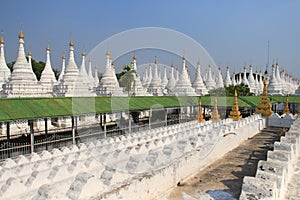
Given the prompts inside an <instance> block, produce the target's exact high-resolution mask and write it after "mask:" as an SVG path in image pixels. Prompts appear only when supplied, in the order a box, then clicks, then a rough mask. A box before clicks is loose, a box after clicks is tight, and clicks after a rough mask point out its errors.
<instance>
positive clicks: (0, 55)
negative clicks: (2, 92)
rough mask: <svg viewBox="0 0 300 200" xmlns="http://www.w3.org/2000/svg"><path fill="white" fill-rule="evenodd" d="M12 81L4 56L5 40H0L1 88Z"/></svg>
mask: <svg viewBox="0 0 300 200" xmlns="http://www.w3.org/2000/svg"><path fill="white" fill-rule="evenodd" d="M9 79H10V69H9V68H8V67H7V64H6V61H5V54H4V39H3V37H2V36H1V38H0V86H1V89H2V85H3V84H4V83H7V82H8V81H9Z"/></svg>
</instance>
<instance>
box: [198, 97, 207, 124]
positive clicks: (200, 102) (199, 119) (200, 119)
mask: <svg viewBox="0 0 300 200" xmlns="http://www.w3.org/2000/svg"><path fill="white" fill-rule="evenodd" d="M198 122H205V118H204V116H203V113H202V101H201V99H200V101H199V108H198Z"/></svg>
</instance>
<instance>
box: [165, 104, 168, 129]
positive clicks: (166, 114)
mask: <svg viewBox="0 0 300 200" xmlns="http://www.w3.org/2000/svg"><path fill="white" fill-rule="evenodd" d="M165 122H166V126H168V108H166V109H165Z"/></svg>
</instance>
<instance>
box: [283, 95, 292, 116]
mask: <svg viewBox="0 0 300 200" xmlns="http://www.w3.org/2000/svg"><path fill="white" fill-rule="evenodd" d="M283 113H284V114H286V115H288V114H291V111H290V109H289V101H288V98H287V97H286V100H285V107H284V110H283Z"/></svg>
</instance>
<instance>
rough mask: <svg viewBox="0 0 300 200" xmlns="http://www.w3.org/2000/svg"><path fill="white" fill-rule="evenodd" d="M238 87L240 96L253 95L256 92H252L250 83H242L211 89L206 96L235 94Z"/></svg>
mask: <svg viewBox="0 0 300 200" xmlns="http://www.w3.org/2000/svg"><path fill="white" fill-rule="evenodd" d="M235 88H236V89H237V93H238V95H239V96H253V95H254V94H253V93H252V92H250V88H249V87H248V85H245V84H243V83H241V84H240V85H236V86H233V85H229V86H227V87H224V88H217V89H213V90H210V91H209V92H208V93H209V94H208V95H206V96H234V90H235Z"/></svg>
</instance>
